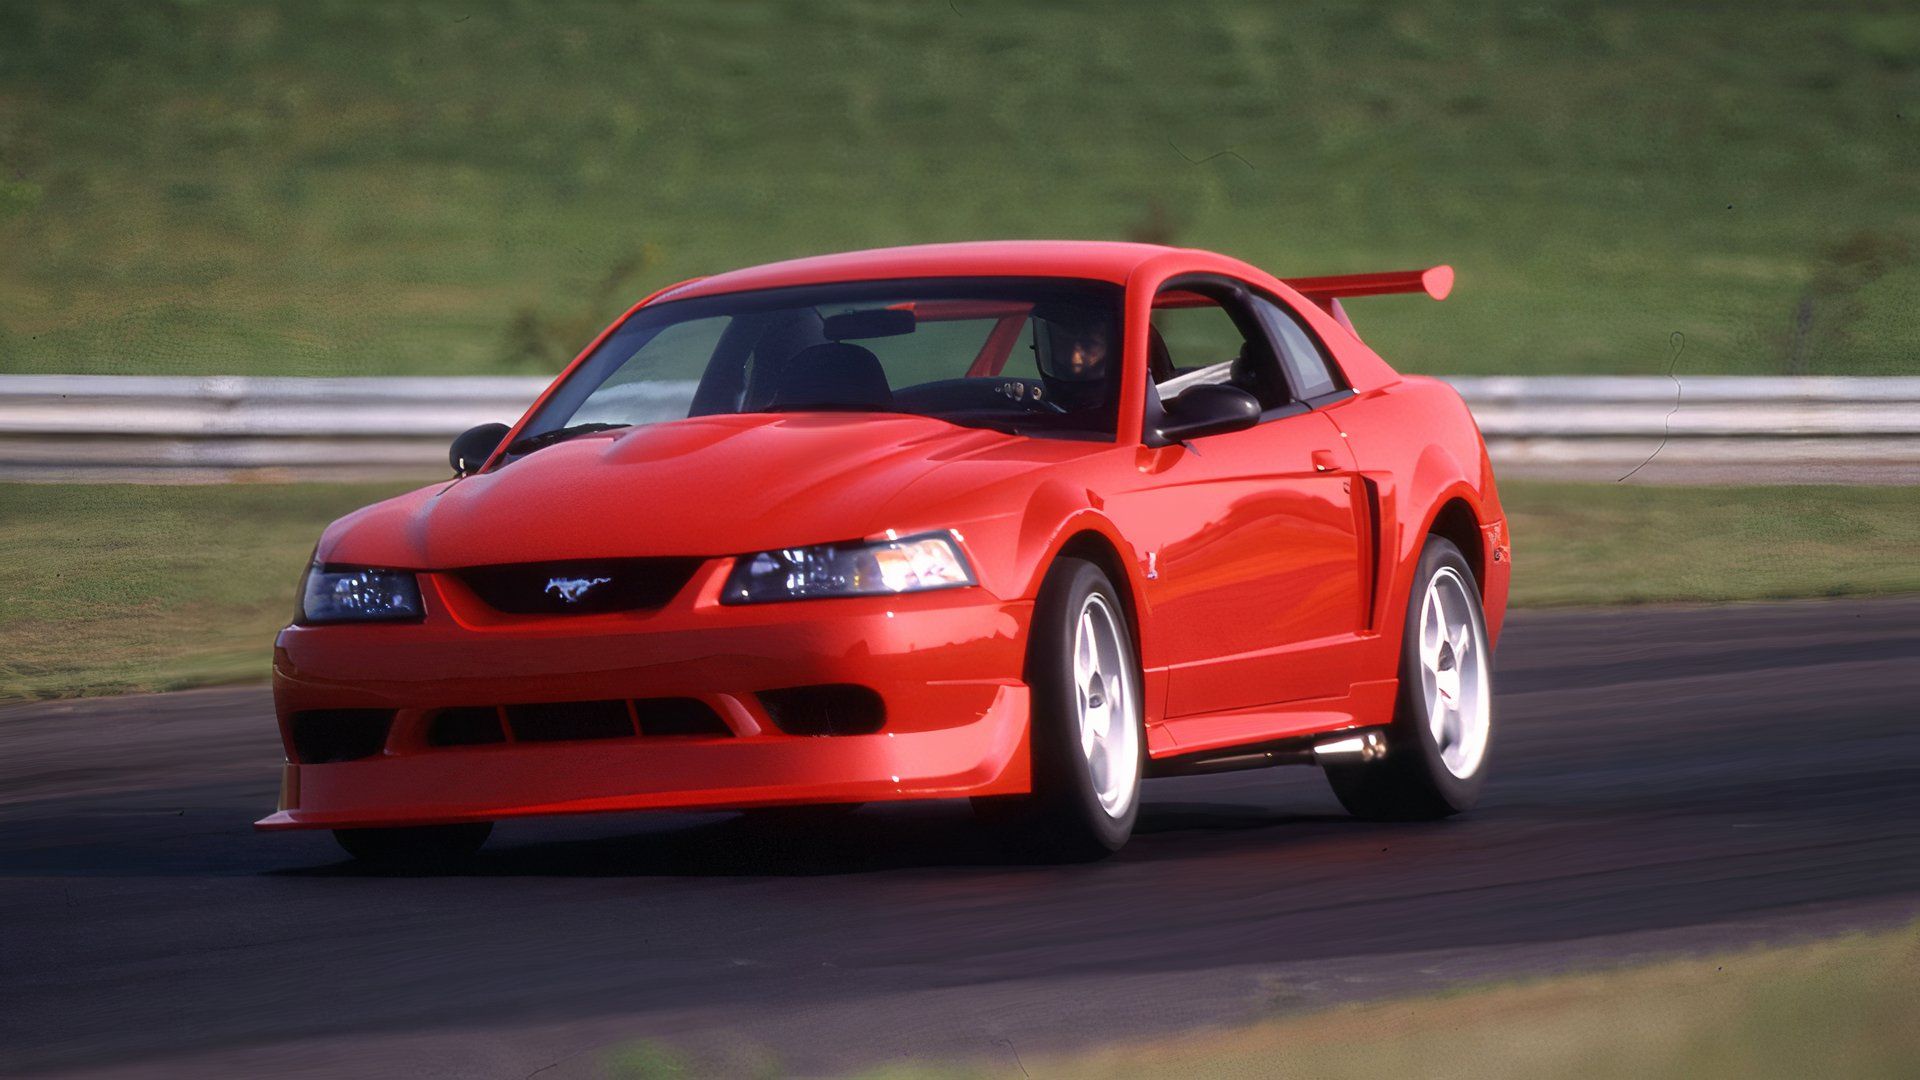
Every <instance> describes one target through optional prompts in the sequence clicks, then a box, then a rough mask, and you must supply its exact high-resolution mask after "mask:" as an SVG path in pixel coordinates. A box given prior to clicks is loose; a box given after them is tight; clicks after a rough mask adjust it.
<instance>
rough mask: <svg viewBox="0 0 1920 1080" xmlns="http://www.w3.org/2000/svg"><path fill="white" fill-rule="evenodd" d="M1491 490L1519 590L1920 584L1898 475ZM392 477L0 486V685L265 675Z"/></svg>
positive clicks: (1879, 589) (1544, 595)
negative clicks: (1867, 481) (344, 539)
mask: <svg viewBox="0 0 1920 1080" xmlns="http://www.w3.org/2000/svg"><path fill="white" fill-rule="evenodd" d="M1504 491H1505V496H1506V501H1507V504H1508V510H1509V513H1510V516H1511V519H1512V526H1513V536H1514V544H1515V548H1514V550H1515V556H1514V557H1515V563H1514V566H1515V576H1514V592H1513V599H1514V602H1515V603H1516V604H1519V605H1522V606H1525V605H1541V604H1604V603H1629V602H1640V601H1675V600H1730V599H1758V598H1787V597H1819V596H1835V595H1846V594H1875V593H1891V592H1910V591H1920V497H1916V492H1915V491H1914V489H1911V488H1906V489H1902V488H1860V487H1813V488H1784V487H1781V488H1775V487H1768V488H1736V489H1710V488H1657V487H1630V486H1621V485H1600V484H1538V483H1512V484H1508V485H1506V487H1505V489H1504ZM393 493H394V489H393V488H392V487H391V486H378V485H370V484H363V485H325V484H302V485H231V486H208V487H153V486H141V485H74V486H66V485H36V484H0V700H6V699H19V698H38V697H60V696H70V695H79V694H106V693H119V692H125V691H132V690H165V689H174V688H178V687H184V686H192V685H200V684H206V683H218V682H233V681H243V680H251V679H263V678H265V677H266V675H267V670H268V664H269V659H270V645H271V642H272V639H273V633H274V631H275V629H277V628H278V627H280V626H282V625H284V624H285V622H286V620H287V618H288V616H289V614H290V612H291V610H292V604H293V589H294V584H295V582H296V580H297V579H298V577H299V575H300V570H301V567H302V565H303V564H304V562H305V560H306V558H307V555H308V553H309V552H310V551H311V550H312V547H313V543H314V541H315V540H316V539H317V538H318V537H319V535H320V530H321V529H322V528H323V527H324V526H325V525H326V523H327V522H328V521H330V520H332V519H333V518H335V517H338V516H339V515H341V514H343V513H345V512H346V511H348V510H351V509H353V508H354V507H357V506H360V505H362V504H364V503H368V502H372V501H374V500H375V499H378V498H381V497H384V496H386V495H389V494H393Z"/></svg>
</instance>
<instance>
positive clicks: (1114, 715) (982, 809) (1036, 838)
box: [974, 559, 1144, 859]
mask: <svg viewBox="0 0 1920 1080" xmlns="http://www.w3.org/2000/svg"><path fill="white" fill-rule="evenodd" d="M1027 682H1028V685H1029V686H1030V687H1031V688H1032V692H1033V706H1032V718H1031V724H1032V740H1031V741H1032V745H1033V792H1032V794H1030V795H1026V796H1020V797H1017V798H1011V799H1008V798H997V799H978V800H975V802H974V805H975V807H976V809H977V810H978V811H979V813H980V815H981V817H982V818H984V819H986V820H988V821H989V822H992V823H994V824H996V825H1000V826H1002V827H1004V828H1006V829H1007V830H1008V833H1009V836H1010V838H1012V839H1014V840H1015V841H1017V842H1018V843H1020V844H1021V845H1023V846H1028V847H1035V848H1038V849H1040V850H1041V851H1042V852H1043V853H1045V854H1047V855H1050V856H1053V857H1057V858H1064V859H1094V858H1099V857H1101V856H1104V855H1108V854H1111V853H1112V852H1115V851H1118V850H1119V849H1120V847H1121V846H1122V845H1124V844H1125V843H1126V842H1127V838H1128V837H1129V836H1131V835H1132V834H1133V823H1134V820H1135V819H1136V818H1137V817H1138V816H1139V812H1140V774H1141V765H1142V761H1143V752H1144V740H1143V739H1142V737H1141V729H1140V722H1141V721H1140V668H1139V664H1138V662H1137V661H1136V660H1135V658H1134V646H1133V635H1132V633H1131V632H1130V631H1129V630H1128V628H1127V618H1126V609H1125V608H1124V607H1123V606H1122V605H1121V602H1120V595H1119V592H1118V590H1116V589H1115V588H1114V586H1113V582H1112V581H1110V580H1109V579H1108V578H1107V575H1106V574H1105V573H1104V572H1102V571H1101V569H1100V568H1099V567H1097V566H1095V565H1094V564H1092V563H1090V562H1086V561H1084V560H1081V559H1061V560H1059V561H1058V562H1056V563H1055V564H1054V566H1053V569H1052V570H1050V571H1049V572H1048V573H1047V578H1046V581H1045V582H1044V583H1043V584H1042V585H1041V587H1040V598H1039V601H1038V602H1037V603H1036V604H1035V605H1034V616H1033V627H1032V629H1031V631H1030V633H1029V638H1028V646H1027Z"/></svg>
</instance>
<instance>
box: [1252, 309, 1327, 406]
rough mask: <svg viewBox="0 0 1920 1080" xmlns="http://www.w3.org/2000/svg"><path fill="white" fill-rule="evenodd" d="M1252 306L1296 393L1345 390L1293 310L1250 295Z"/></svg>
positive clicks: (1309, 395)
mask: <svg viewBox="0 0 1920 1080" xmlns="http://www.w3.org/2000/svg"><path fill="white" fill-rule="evenodd" d="M1253 306H1254V309H1255V310H1256V311H1258V312H1259V313H1260V321H1261V322H1263V323H1265V324H1266V326H1267V333H1269V334H1271V335H1272V336H1273V340H1274V343H1275V344H1276V345H1277V346H1278V348H1279V349H1280V363H1281V365H1282V366H1283V367H1285V368H1286V369H1287V381H1288V382H1290V383H1292V384H1293V390H1294V392H1295V393H1296V394H1298V395H1299V396H1300V397H1301V398H1302V399H1308V398H1317V397H1319V396H1320V395H1322V394H1331V393H1333V392H1334V391H1336V390H1344V389H1346V384H1345V383H1344V382H1342V381H1341V380H1340V377H1339V376H1338V375H1336V374H1334V370H1333V365H1332V364H1330V363H1328V362H1327V356H1326V354H1325V353H1323V352H1321V351H1320V346H1319V344H1318V343H1317V342H1315V341H1314V340H1313V335H1312V334H1309V333H1307V328H1306V327H1304V326H1302V325H1300V320H1299V318H1298V317H1296V316H1295V315H1294V314H1293V312H1291V311H1288V310H1286V309H1285V308H1284V307H1282V306H1280V305H1279V304H1276V303H1274V302H1273V301H1271V300H1268V299H1267V298H1265V297H1262V296H1256V297H1254V298H1253Z"/></svg>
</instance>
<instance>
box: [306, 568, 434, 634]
mask: <svg viewBox="0 0 1920 1080" xmlns="http://www.w3.org/2000/svg"><path fill="white" fill-rule="evenodd" d="M421 610H422V609H421V607H420V585H419V583H418V582H416V581H415V580H414V577H413V571H411V570H381V569H377V568H374V567H365V566H322V565H320V564H319V563H315V564H313V565H312V566H309V567H307V575H306V577H305V578H303V579H302V580H301V582H300V612H299V618H298V619H297V620H296V621H298V622H303V623H338V622H386V621H392V620H395V619H417V618H419V617H420V615H421Z"/></svg>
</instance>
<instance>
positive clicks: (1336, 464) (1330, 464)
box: [1312, 450, 1340, 472]
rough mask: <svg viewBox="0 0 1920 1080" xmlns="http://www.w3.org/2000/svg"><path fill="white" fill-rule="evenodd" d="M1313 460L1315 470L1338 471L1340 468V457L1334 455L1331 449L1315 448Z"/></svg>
mask: <svg viewBox="0 0 1920 1080" xmlns="http://www.w3.org/2000/svg"><path fill="white" fill-rule="evenodd" d="M1312 460H1313V471H1314V472H1338V471H1339V470H1340V459H1339V458H1337V457H1335V456H1333V451H1331V450H1315V451H1314V452H1313V459H1312Z"/></svg>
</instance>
